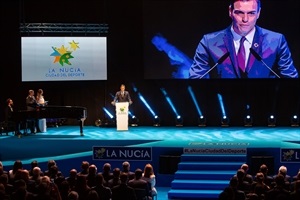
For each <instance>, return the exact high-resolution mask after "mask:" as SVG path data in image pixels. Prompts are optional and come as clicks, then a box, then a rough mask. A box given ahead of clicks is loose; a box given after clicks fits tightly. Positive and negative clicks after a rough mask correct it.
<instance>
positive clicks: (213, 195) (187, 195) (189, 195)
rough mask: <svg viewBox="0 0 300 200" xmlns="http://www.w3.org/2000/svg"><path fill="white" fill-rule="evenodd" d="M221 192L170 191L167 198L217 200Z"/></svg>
mask: <svg viewBox="0 0 300 200" xmlns="http://www.w3.org/2000/svg"><path fill="white" fill-rule="evenodd" d="M222 191H223V190H198V189H195V190H192V189H189V190H187V189H186V190H183V189H176V190H174V189H171V190H170V191H169V192H168V198H169V199H172V200H192V199H195V200H196V199H197V200H199V199H205V200H208V199H217V198H218V196H219V194H220V193H221V192H222Z"/></svg>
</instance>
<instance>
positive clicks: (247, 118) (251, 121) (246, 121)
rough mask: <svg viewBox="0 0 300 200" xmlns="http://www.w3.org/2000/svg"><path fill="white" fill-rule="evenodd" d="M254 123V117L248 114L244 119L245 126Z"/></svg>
mask: <svg viewBox="0 0 300 200" xmlns="http://www.w3.org/2000/svg"><path fill="white" fill-rule="evenodd" d="M252 124H253V120H252V117H251V116H250V115H246V117H245V119H244V126H252Z"/></svg>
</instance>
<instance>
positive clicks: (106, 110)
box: [102, 107, 114, 119]
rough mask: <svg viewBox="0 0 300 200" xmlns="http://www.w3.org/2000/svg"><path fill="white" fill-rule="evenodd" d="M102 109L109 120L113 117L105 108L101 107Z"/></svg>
mask: <svg viewBox="0 0 300 200" xmlns="http://www.w3.org/2000/svg"><path fill="white" fill-rule="evenodd" d="M102 109H103V110H104V112H105V113H106V114H107V115H108V116H109V117H110V118H111V119H113V118H114V116H113V115H112V114H111V113H110V112H109V111H108V110H107V109H106V108H105V107H103V108H102Z"/></svg>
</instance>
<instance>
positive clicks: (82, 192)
mask: <svg viewBox="0 0 300 200" xmlns="http://www.w3.org/2000/svg"><path fill="white" fill-rule="evenodd" d="M75 191H76V192H77V193H78V195H79V199H80V200H86V198H87V196H88V194H89V192H90V191H91V188H90V187H89V186H88V185H87V181H86V176H85V175H77V182H76V186H75Z"/></svg>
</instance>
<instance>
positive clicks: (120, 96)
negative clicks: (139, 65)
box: [111, 84, 132, 105]
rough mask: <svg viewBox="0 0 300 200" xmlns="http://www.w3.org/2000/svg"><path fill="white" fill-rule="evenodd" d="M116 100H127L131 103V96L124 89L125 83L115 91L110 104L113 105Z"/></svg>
mask: <svg viewBox="0 0 300 200" xmlns="http://www.w3.org/2000/svg"><path fill="white" fill-rule="evenodd" d="M116 102H129V104H132V101H131V97H130V94H129V92H128V91H125V85H124V84H122V85H121V86H120V91H118V92H116V95H115V97H114V100H113V101H112V102H111V104H112V105H115V104H116Z"/></svg>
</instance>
